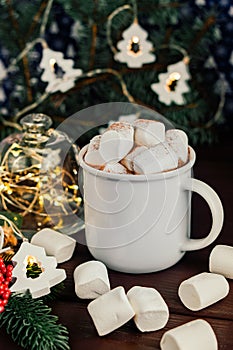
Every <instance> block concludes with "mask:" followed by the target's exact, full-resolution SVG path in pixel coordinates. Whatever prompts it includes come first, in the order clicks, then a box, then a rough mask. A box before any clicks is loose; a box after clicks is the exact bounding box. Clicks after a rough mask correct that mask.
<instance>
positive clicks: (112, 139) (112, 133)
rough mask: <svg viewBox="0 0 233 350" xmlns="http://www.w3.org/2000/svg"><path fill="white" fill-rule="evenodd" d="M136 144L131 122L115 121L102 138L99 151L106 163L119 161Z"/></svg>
mask: <svg viewBox="0 0 233 350" xmlns="http://www.w3.org/2000/svg"><path fill="white" fill-rule="evenodd" d="M133 144H134V128H133V127H132V125H130V124H129V123H123V122H115V123H113V124H111V125H110V126H109V128H108V129H107V131H105V132H104V133H103V135H102V137H101V140H100V147H99V151H100V154H101V156H102V157H103V159H104V160H105V162H106V163H110V162H111V163H117V162H119V161H120V160H121V159H122V158H124V157H125V156H126V154H127V153H129V151H130V150H131V149H132V147H133Z"/></svg>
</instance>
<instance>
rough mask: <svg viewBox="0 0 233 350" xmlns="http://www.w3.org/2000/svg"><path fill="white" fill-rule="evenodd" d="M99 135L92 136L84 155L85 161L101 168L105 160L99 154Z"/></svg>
mask: <svg viewBox="0 0 233 350" xmlns="http://www.w3.org/2000/svg"><path fill="white" fill-rule="evenodd" d="M100 140H101V135H97V136H94V137H93V138H92V139H91V140H90V143H89V145H88V149H87V153H86V155H85V158H84V160H85V162H86V163H87V164H88V165H90V166H93V167H96V168H101V167H102V166H103V165H104V164H105V160H104V159H103V157H102V156H101V154H100V151H99V147H100Z"/></svg>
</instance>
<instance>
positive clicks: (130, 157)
mask: <svg viewBox="0 0 233 350" xmlns="http://www.w3.org/2000/svg"><path fill="white" fill-rule="evenodd" d="M146 149H147V148H146V147H145V146H136V147H135V148H133V149H132V150H131V151H130V152H129V153H128V154H127V155H126V156H125V158H123V159H122V160H121V164H123V165H124V166H125V167H126V168H127V169H128V170H129V171H134V167H133V162H134V158H135V157H136V156H137V155H138V154H140V153H142V152H143V151H145V150H146Z"/></svg>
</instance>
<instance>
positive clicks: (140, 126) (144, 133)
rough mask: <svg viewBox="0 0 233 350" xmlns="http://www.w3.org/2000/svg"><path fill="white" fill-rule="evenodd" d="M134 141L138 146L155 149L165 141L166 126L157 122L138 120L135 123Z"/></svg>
mask: <svg viewBox="0 0 233 350" xmlns="http://www.w3.org/2000/svg"><path fill="white" fill-rule="evenodd" d="M134 127H135V135H134V140H135V143H136V144H137V145H140V146H146V147H153V146H155V145H157V144H158V143H160V142H164V140H165V126H164V124H163V123H161V122H158V121H155V120H147V119H137V120H135V122H134Z"/></svg>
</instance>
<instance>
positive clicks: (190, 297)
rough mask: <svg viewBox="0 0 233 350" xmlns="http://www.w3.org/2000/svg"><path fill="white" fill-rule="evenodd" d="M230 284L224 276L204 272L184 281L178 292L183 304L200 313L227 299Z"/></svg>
mask: <svg viewBox="0 0 233 350" xmlns="http://www.w3.org/2000/svg"><path fill="white" fill-rule="evenodd" d="M228 293H229V283H228V282H227V280H226V279H225V277H224V276H222V275H219V274H215V273H209V272H203V273H200V274H198V275H196V276H193V277H191V278H189V279H187V280H185V281H183V282H182V283H181V284H180V286H179V290H178V295H179V297H180V299H181V301H182V303H183V304H184V305H185V306H186V307H187V308H188V309H190V310H192V311H198V310H201V309H204V308H205V307H207V306H210V305H212V304H214V303H216V302H217V301H219V300H221V299H223V298H225V297H226V296H227V294H228Z"/></svg>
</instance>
